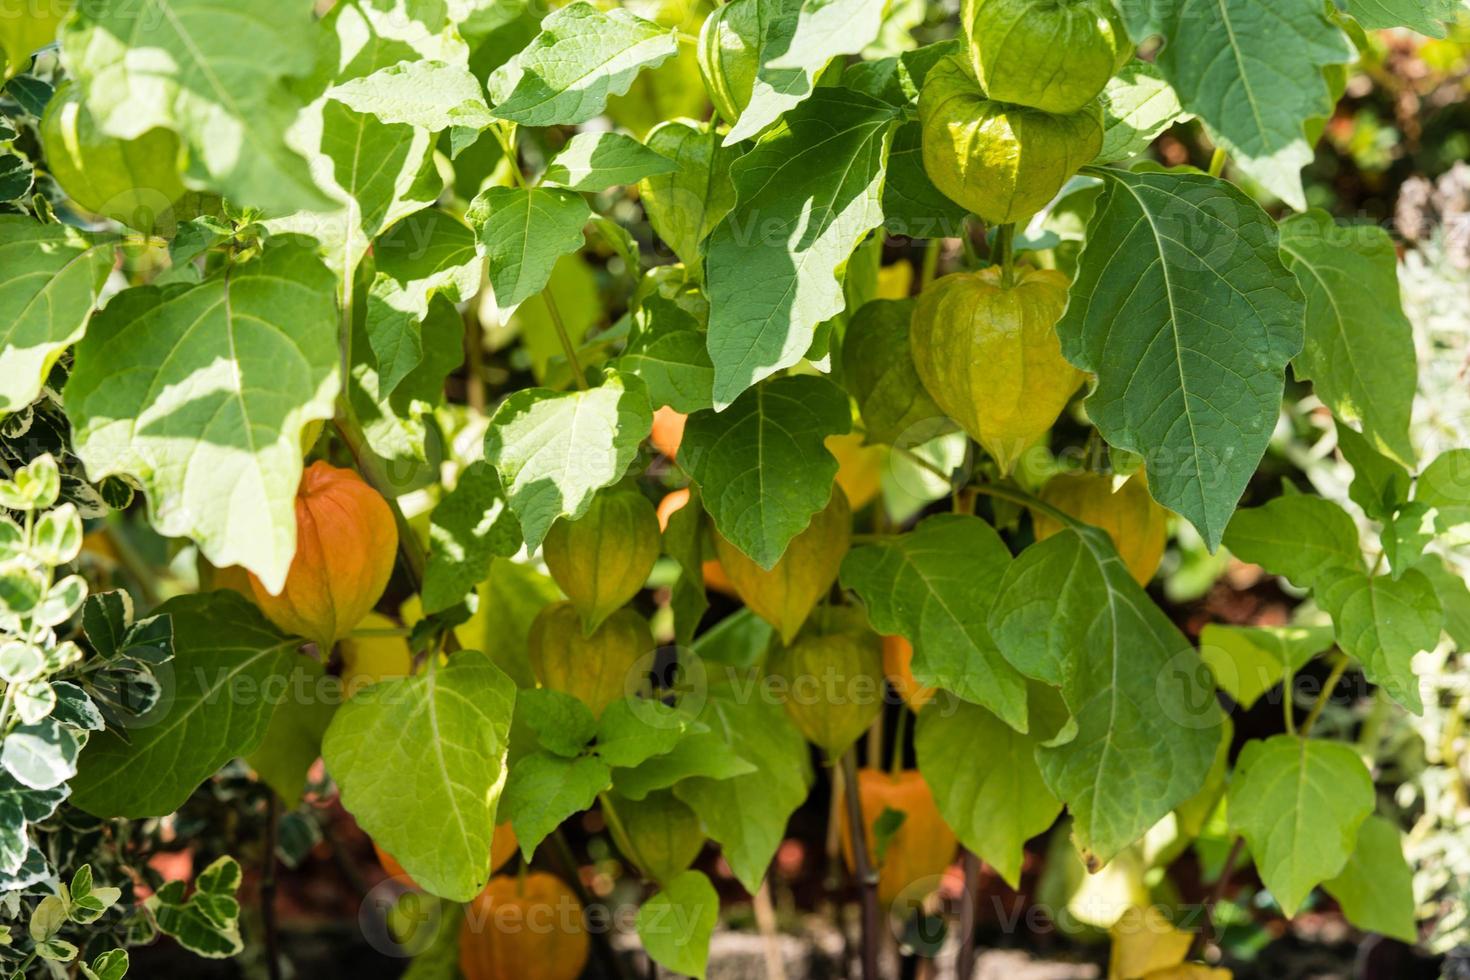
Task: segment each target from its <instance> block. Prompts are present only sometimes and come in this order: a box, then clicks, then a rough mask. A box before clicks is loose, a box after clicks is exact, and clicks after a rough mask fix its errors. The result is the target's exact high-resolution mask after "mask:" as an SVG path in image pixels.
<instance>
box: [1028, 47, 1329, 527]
mask: <svg viewBox="0 0 1470 980" xmlns="http://www.w3.org/2000/svg"><path fill="white" fill-rule="evenodd" d="M1218 47H1219V46H1218V45H1217V44H1215V45H1212V50H1218ZM1201 50H1203V49H1201ZM1098 174H1099V175H1100V176H1103V177H1104V178H1105V180H1104V187H1103V192H1102V197H1101V198H1100V199H1099V200H1098V202H1097V208H1096V210H1095V211H1094V212H1093V216H1092V219H1091V220H1090V221H1089V222H1088V225H1087V244H1086V245H1085V246H1084V247H1083V250H1082V255H1081V257H1080V259H1079V260H1078V268H1077V276H1076V279H1075V281H1074V282H1073V283H1072V291H1071V301H1070V302H1069V304H1068V306H1067V312H1066V313H1065V314H1064V315H1063V316H1062V320H1061V322H1060V323H1058V324H1057V334H1058V335H1059V336H1060V337H1061V341H1062V351H1063V353H1064V354H1065V355H1066V356H1067V359H1068V360H1069V361H1071V362H1072V363H1073V364H1075V365H1077V366H1078V367H1079V368H1081V369H1083V370H1084V371H1092V372H1094V373H1096V374H1097V376H1098V378H1097V387H1096V389H1095V390H1094V391H1093V393H1092V395H1091V396H1090V397H1089V398H1088V399H1087V411H1088V415H1089V416H1090V417H1091V418H1092V420H1093V422H1094V423H1095V424H1096V425H1097V427H1098V430H1099V431H1100V432H1101V433H1102V434H1103V436H1104V437H1105V438H1106V439H1107V440H1108V442H1109V443H1110V444H1111V445H1113V446H1116V447H1118V448H1120V449H1126V450H1128V451H1129V452H1134V453H1138V454H1140V455H1143V456H1145V457H1146V459H1147V462H1148V475H1149V490H1150V492H1151V493H1152V494H1153V495H1154V499H1156V500H1157V501H1158V502H1159V503H1161V504H1163V505H1164V506H1166V507H1168V508H1170V509H1171V510H1173V511H1175V512H1176V513H1178V514H1180V515H1182V516H1183V517H1185V518H1186V519H1187V520H1189V522H1190V523H1192V524H1193V525H1194V526H1195V527H1196V528H1198V529H1199V532H1200V535H1201V536H1202V537H1203V538H1204V539H1205V543H1206V544H1207V545H1208V546H1209V548H1210V550H1212V551H1213V550H1214V549H1215V548H1216V547H1217V546H1218V545H1219V543H1220V535H1221V534H1222V533H1223V531H1224V529H1225V523H1226V521H1227V520H1228V519H1229V517H1230V514H1231V512H1232V511H1233V510H1234V509H1235V504H1236V502H1237V501H1238V500H1239V499H1240V495H1241V493H1242V491H1244V489H1245V486H1246V483H1247V481H1249V480H1250V478H1251V475H1252V474H1254V473H1255V471H1256V465H1257V464H1258V463H1259V462H1260V461H1261V456H1262V455H1263V454H1264V453H1265V451H1266V444H1267V443H1268V442H1269V441H1270V439H1271V432H1272V430H1273V429H1274V428H1275V426H1276V418H1277V416H1278V415H1279V414H1280V411H1281V395H1282V390H1283V388H1284V386H1285V369H1286V363H1287V361H1289V360H1290V359H1291V358H1292V357H1293V356H1294V355H1295V354H1296V353H1297V351H1299V350H1300V349H1301V342H1302V298H1301V292H1300V290H1298V289H1297V286H1296V281H1295V280H1294V279H1293V278H1292V276H1291V273H1289V272H1287V270H1286V268H1285V267H1284V266H1283V265H1282V264H1281V259H1280V256H1279V253H1278V248H1277V235H1276V226H1275V224H1274V223H1273V222H1272V221H1271V219H1270V217H1269V216H1268V215H1267V214H1266V212H1264V211H1262V210H1261V209H1260V207H1259V206H1258V205H1257V204H1255V202H1253V201H1251V200H1250V198H1248V197H1246V196H1245V194H1243V193H1242V192H1241V191H1239V190H1238V189H1236V188H1235V187H1234V186H1232V185H1231V184H1228V183H1226V182H1224V181H1221V180H1216V179H1214V178H1211V177H1206V176H1204V175H1203V174H1194V173H1166V172H1140V173H1126V172H1123V171H1118V170H1101V171H1098Z"/></svg>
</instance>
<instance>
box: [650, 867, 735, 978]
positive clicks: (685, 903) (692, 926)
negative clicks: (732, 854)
mask: <svg viewBox="0 0 1470 980" xmlns="http://www.w3.org/2000/svg"><path fill="white" fill-rule="evenodd" d="M719 921H720V896H719V894H718V893H717V892H716V891H715V887H714V886H713V885H711V884H710V883H709V879H708V878H706V877H705V876H704V874H703V873H701V872H699V871H681V872H680V873H679V874H677V875H675V876H674V877H672V878H670V879H669V880H668V881H667V882H666V883H664V886H663V888H661V889H660V890H659V891H658V892H657V893H656V894H655V895H654V896H653V897H652V898H650V899H649V900H648V901H646V902H644V903H643V905H642V907H641V908H639V909H638V918H637V926H638V938H639V939H640V940H642V942H643V948H644V949H646V950H647V951H648V955H649V957H650V958H651V959H653V960H654V962H656V963H658V964H660V965H661V966H663V967H664V968H665V969H668V970H672V971H673V972H675V973H677V974H680V975H682V976H690V977H698V978H700V980H703V978H704V971H705V966H706V965H707V964H708V962H709V940H710V936H712V935H714V931H715V925H716V924H717V923H718V922H719Z"/></svg>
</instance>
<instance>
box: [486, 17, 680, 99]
mask: <svg viewBox="0 0 1470 980" xmlns="http://www.w3.org/2000/svg"><path fill="white" fill-rule="evenodd" d="M678 50H679V42H678V40H677V37H676V32H675V31H673V30H670V29H665V28H663V27H660V26H659V25H657V24H655V23H653V22H652V21H647V20H644V19H643V18H641V17H635V16H634V15H633V14H631V13H629V12H628V11H626V10H622V9H617V8H614V9H612V10H606V11H604V10H599V9H597V8H596V7H594V6H593V5H592V4H590V3H580V2H579V3H573V4H570V5H568V6H566V7H562V8H561V9H560V10H555V11H552V13H551V14H550V15H549V16H548V17H547V18H546V19H545V20H543V21H542V22H541V33H540V34H539V35H537V36H536V39H535V40H534V41H532V42H531V43H530V44H529V45H527V46H526V47H525V48H524V49H523V50H522V51H521V52H520V53H519V54H517V55H516V56H515V57H514V58H512V59H510V61H508V62H506V63H505V64H504V65H502V66H500V67H499V68H497V69H495V71H494V72H493V73H492V74H491V75H490V79H489V82H488V83H487V87H488V88H489V90H490V98H491V100H492V101H493V102H494V103H495V105H494V108H493V110H492V111H493V112H494V113H495V115H497V116H499V117H500V118H501V119H509V120H510V121H512V122H518V123H521V124H523V125H526V126H572V125H575V124H577V123H584V122H586V121H587V120H589V119H591V118H593V117H594V116H598V115H601V114H602V111H603V109H604V108H605V107H606V106H607V99H608V96H610V95H622V94H624V93H625V92H627V91H628V88H629V87H630V86H631V85H632V84H633V79H634V78H636V77H637V76H638V73H639V72H640V71H642V70H643V69H645V68H654V67H657V66H658V65H660V64H663V62H664V61H666V60H668V59H669V58H671V57H672V56H673V55H674V54H676V53H677V52H678Z"/></svg>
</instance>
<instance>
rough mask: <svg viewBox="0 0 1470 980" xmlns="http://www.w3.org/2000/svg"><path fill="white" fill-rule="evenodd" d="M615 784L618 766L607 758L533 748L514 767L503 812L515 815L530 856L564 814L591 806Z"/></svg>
mask: <svg viewBox="0 0 1470 980" xmlns="http://www.w3.org/2000/svg"><path fill="white" fill-rule="evenodd" d="M610 785H612V772H611V770H610V769H608V767H607V764H606V763H605V762H603V761H602V760H601V759H598V758H595V757H593V756H589V755H584V756H580V757H579V758H575V759H568V758H564V757H562V756H557V755H552V754H551V753H549V752H533V753H532V754H530V755H528V756H525V757H523V758H521V759H518V760H517V761H516V763H515V765H514V766H512V767H511V771H510V779H509V780H507V781H506V784H505V797H504V801H503V812H502V817H503V818H505V819H508V820H509V821H510V823H511V827H512V828H513V829H514V830H515V832H516V840H517V841H519V842H520V846H521V854H522V855H524V856H525V858H526V860H528V861H529V860H530V859H531V855H532V854H534V853H535V851H536V848H537V847H538V846H540V844H541V842H542V841H543V840H545V839H546V838H547V837H548V836H550V834H551V832H552V831H554V830H556V828H557V827H559V826H561V823H562V821H563V820H566V819H567V818H568V817H570V816H572V815H573V814H577V813H581V812H582V811H583V810H586V809H589V808H590V807H591V806H592V804H593V803H594V802H595V801H596V800H597V794H598V793H601V792H602V791H603V790H605V789H607V788H608V787H609V786H610Z"/></svg>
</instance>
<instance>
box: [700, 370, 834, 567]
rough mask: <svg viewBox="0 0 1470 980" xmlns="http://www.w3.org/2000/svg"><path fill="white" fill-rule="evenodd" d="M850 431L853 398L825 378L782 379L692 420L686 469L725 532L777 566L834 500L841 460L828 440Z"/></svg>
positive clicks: (743, 548)
mask: <svg viewBox="0 0 1470 980" xmlns="http://www.w3.org/2000/svg"><path fill="white" fill-rule="evenodd" d="M851 427H852V415H851V413H850V411H849V409H848V406H847V396H846V395H844V394H843V393H842V390H841V389H840V388H838V387H837V386H836V385H834V384H832V382H830V381H828V380H827V379H826V378H821V377H814V376H811V375H805V376H794V377H786V378H776V379H775V380H772V381H767V382H764V383H762V384H759V385H757V386H756V387H755V388H753V389H750V390H748V391H746V392H745V393H744V394H742V395H741V396H740V397H739V398H738V400H736V402H735V403H734V404H733V405H731V406H730V407H729V408H727V409H726V410H725V411H723V412H716V411H713V410H705V411H703V412H696V413H695V414H693V415H691V416H689V420H688V422H686V423H685V425H684V439H683V442H682V443H681V444H680V446H679V465H681V466H682V467H684V469H685V470H687V471H688V473H689V475H690V476H691V477H693V478H694V482H695V483H697V484H699V487H700V490H701V494H702V499H703V501H704V506H705V509H706V510H707V511H709V515H710V517H712V518H713V519H714V522H715V527H716V528H717V529H718V530H719V532H720V533H721V534H722V535H724V536H725V538H726V539H727V540H728V541H729V542H730V543H731V544H733V545H734V546H735V547H737V548H739V549H740V550H741V551H742V552H744V553H745V554H747V555H749V556H750V557H751V558H752V559H754V560H755V561H756V562H758V563H759V564H760V565H761V567H762V568H771V567H772V566H773V565H775V564H776V562H777V561H778V560H779V559H780V557H781V555H782V554H784V553H785V551H786V546H787V545H788V544H790V543H791V539H792V538H794V537H796V536H797V535H798V534H800V533H801V532H802V531H804V530H805V529H806V527H807V525H808V524H810V523H811V520H812V515H814V514H815V513H817V511H819V510H821V509H822V508H823V507H826V506H827V501H829V500H830V499H831V498H832V481H833V480H835V479H836V477H837V460H836V459H835V458H834V457H833V456H832V454H831V453H830V452H828V451H827V448H826V446H825V445H824V440H825V439H826V438H827V437H828V436H831V435H841V434H843V433H845V432H847V431H848V430H849V429H850V428H851Z"/></svg>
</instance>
